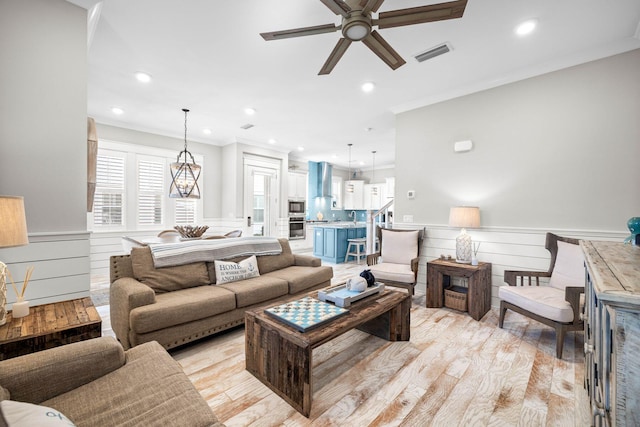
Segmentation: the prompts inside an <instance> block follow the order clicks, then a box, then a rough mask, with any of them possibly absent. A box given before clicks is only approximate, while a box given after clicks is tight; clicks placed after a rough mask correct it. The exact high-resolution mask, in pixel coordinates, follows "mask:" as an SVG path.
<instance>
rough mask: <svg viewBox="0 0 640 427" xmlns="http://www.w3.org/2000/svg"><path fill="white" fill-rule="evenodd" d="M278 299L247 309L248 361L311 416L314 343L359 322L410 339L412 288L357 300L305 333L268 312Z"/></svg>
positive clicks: (255, 372)
mask: <svg viewBox="0 0 640 427" xmlns="http://www.w3.org/2000/svg"><path fill="white" fill-rule="evenodd" d="M317 295H318V293H317V292H313V293H311V294H309V296H312V297H317ZM300 298H301V297H298V298H294V299H300ZM280 303H282V302H280ZM280 303H278V304H280ZM278 304H271V305H269V306H265V307H261V308H256V309H253V310H247V311H246V312H245V354H246V367H247V370H248V371H249V372H251V373H252V374H253V375H254V376H255V377H256V378H258V379H259V380H260V381H262V382H263V383H264V384H265V385H266V386H267V387H269V388H270V389H271V390H273V391H274V392H275V393H276V394H278V395H279V396H280V397H282V398H283V399H284V400H286V401H287V403H289V404H290V405H291V406H293V407H294V408H295V409H296V410H297V411H298V412H300V413H301V414H302V415H304V416H305V417H309V414H310V412H311V400H312V394H313V377H312V375H311V367H312V366H313V361H312V354H313V352H312V350H313V349H314V348H316V347H318V346H320V345H322V344H324V343H326V342H328V341H331V340H332V339H334V338H336V337H338V336H339V335H342V334H344V333H345V332H347V331H350V330H351V329H353V328H357V329H359V330H361V331H364V332H367V333H369V334H372V335H375V336H378V337H380V338H384V339H386V340H388V341H409V323H410V316H411V314H410V309H411V296H410V295H409V294H408V293H406V292H398V291H392V290H389V289H385V290H384V291H382V292H381V293H379V294H376V295H372V296H370V297H367V298H365V299H363V300H360V301H358V302H356V303H354V304H352V305H351V306H350V307H349V313H348V314H345V315H343V316H341V317H338V318H337V319H335V320H332V321H330V322H328V323H326V324H323V325H320V326H318V327H317V328H315V329H312V330H310V331H307V332H304V333H303V332H298V331H297V330H296V329H294V328H292V327H291V326H288V325H286V324H285V323H283V322H281V321H279V320H277V319H274V318H272V317H271V316H269V315H268V314H265V313H264V309H266V308H269V307H273V306H275V305H278Z"/></svg>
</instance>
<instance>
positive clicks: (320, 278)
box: [267, 265, 333, 294]
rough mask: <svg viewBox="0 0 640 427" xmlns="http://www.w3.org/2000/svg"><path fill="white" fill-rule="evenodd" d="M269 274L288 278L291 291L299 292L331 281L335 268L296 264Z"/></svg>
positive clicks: (284, 278)
mask: <svg viewBox="0 0 640 427" xmlns="http://www.w3.org/2000/svg"><path fill="white" fill-rule="evenodd" d="M267 276H270V277H277V278H279V279H282V280H286V281H287V283H288V284H289V293H290V294H297V293H298V292H301V291H304V290H305V289H309V288H312V287H314V286H317V285H320V284H322V283H325V282H327V281H331V278H332V277H333V268H331V267H328V266H323V267H300V266H296V265H294V266H291V267H286V268H283V269H281V270H275V271H272V272H271V273H268V274H267Z"/></svg>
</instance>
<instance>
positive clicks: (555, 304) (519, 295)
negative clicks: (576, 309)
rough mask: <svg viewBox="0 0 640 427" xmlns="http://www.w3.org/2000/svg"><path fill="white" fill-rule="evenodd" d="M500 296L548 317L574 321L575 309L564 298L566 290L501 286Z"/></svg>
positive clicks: (545, 287) (543, 287)
mask: <svg viewBox="0 0 640 427" xmlns="http://www.w3.org/2000/svg"><path fill="white" fill-rule="evenodd" d="M498 296H499V297H500V299H501V300H504V301H506V302H510V303H512V304H514V305H517V306H518V307H521V308H524V309H525V310H527V311H530V312H532V313H536V314H538V315H540V316H542V317H546V318H547V319H551V320H555V321H556V322H566V323H568V322H572V321H573V310H572V308H571V304H569V303H568V302H567V301H565V299H564V290H561V289H557V288H553V287H551V286H500V287H499V288H498Z"/></svg>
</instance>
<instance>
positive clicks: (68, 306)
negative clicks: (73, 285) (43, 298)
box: [0, 297, 102, 360]
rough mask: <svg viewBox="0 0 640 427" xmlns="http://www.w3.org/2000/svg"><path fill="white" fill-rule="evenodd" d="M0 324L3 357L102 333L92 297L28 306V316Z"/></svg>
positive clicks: (1, 356)
mask: <svg viewBox="0 0 640 427" xmlns="http://www.w3.org/2000/svg"><path fill="white" fill-rule="evenodd" d="M11 314H12V313H11V312H9V315H8V316H7V323H6V324H4V325H2V326H0V360H4V359H9V358H11V357H16V356H22V355H24V354H29V353H33V352H36V351H40V350H46V349H48V348H52V347H57V346H59V345H64V344H70V343H72V342H76V341H82V340H87V339H90V338H97V337H99V336H100V335H102V319H100V315H99V314H98V311H97V310H96V308H95V307H94V306H93V303H92V302H91V298H89V297H85V298H78V299H74V300H68V301H60V302H54V303H50V304H43V305H38V306H35V307H30V308H29V315H28V316H26V317H21V318H18V319H14V318H13V317H12V316H11Z"/></svg>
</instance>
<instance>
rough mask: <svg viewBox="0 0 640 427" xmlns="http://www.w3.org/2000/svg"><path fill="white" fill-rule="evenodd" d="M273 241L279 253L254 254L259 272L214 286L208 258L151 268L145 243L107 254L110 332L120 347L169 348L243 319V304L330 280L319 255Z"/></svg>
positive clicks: (301, 290)
mask: <svg viewBox="0 0 640 427" xmlns="http://www.w3.org/2000/svg"><path fill="white" fill-rule="evenodd" d="M278 241H279V242H280V245H281V247H282V253H280V254H278V255H261V256H257V264H258V270H259V273H260V276H258V277H253V278H250V279H244V280H241V281H237V282H231V283H223V284H217V285H215V286H212V285H214V284H215V283H216V275H215V270H214V265H213V264H214V263H213V262H194V263H191V264H186V265H180V266H173V267H164V268H155V267H154V264H153V258H152V255H151V251H150V249H149V248H148V247H142V248H132V250H131V254H129V255H118V256H112V257H111V266H110V273H111V287H110V309H111V326H112V328H113V331H114V332H115V334H116V337H117V338H118V340H119V341H120V342H121V344H122V345H123V347H124V348H125V349H128V348H131V347H134V346H137V345H139V344H142V343H144V342H149V341H157V342H159V343H160V344H161V345H162V346H164V347H165V348H166V349H170V348H173V347H177V346H179V345H182V344H185V343H188V342H191V341H194V340H197V339H200V338H202V337H206V336H209V335H212V334H215V333H217V332H220V331H223V330H226V329H229V328H232V327H235V326H237V325H241V324H243V323H244V312H245V310H247V309H250V308H253V307H257V306H261V305H264V304H267V303H269V302H272V301H277V300H280V299H284V298H288V297H290V296H292V295H298V294H304V293H308V292H310V291H312V290H316V289H320V288H324V287H327V286H329V285H330V284H331V278H332V277H333V269H332V268H331V267H328V266H321V262H320V259H319V258H315V257H312V256H306V255H297V254H293V253H292V252H291V247H290V246H289V241H288V240H287V239H279V240H278ZM243 258H246V257H243ZM240 259H242V258H240ZM240 259H235V260H231V261H239V260H240Z"/></svg>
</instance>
